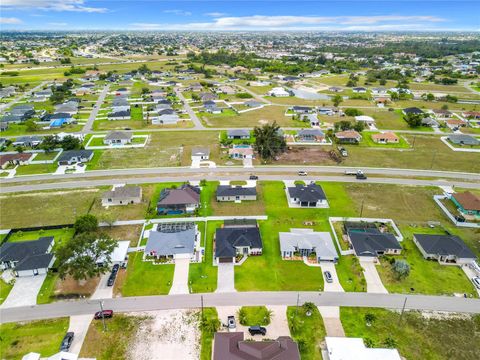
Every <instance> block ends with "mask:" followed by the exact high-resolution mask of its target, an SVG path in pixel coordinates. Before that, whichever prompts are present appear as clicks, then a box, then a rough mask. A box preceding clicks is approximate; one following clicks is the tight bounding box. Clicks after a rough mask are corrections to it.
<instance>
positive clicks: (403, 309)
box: [398, 296, 408, 325]
mask: <svg viewBox="0 0 480 360" xmlns="http://www.w3.org/2000/svg"><path fill="white" fill-rule="evenodd" d="M407 299H408V298H407V297H406V296H405V301H404V302H403V307H402V312H401V313H400V318H399V319H398V325H400V323H401V322H402V318H403V313H404V312H405V306H406V305H407Z"/></svg>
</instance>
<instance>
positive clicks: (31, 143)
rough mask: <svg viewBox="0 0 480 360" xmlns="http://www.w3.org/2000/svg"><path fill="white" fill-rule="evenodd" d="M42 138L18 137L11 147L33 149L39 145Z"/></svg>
mask: <svg viewBox="0 0 480 360" xmlns="http://www.w3.org/2000/svg"><path fill="white" fill-rule="evenodd" d="M41 142H42V138H41V137H39V136H19V137H17V138H16V139H15V140H14V141H13V142H12V145H13V146H26V147H35V146H38V145H40V144H41Z"/></svg>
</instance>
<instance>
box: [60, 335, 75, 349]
mask: <svg viewBox="0 0 480 360" xmlns="http://www.w3.org/2000/svg"><path fill="white" fill-rule="evenodd" d="M73 336H74V333H73V332H71V331H69V332H67V333H66V334H65V336H64V338H63V340H62V344H61V345H60V351H68V350H69V349H70V346H72V342H73Z"/></svg>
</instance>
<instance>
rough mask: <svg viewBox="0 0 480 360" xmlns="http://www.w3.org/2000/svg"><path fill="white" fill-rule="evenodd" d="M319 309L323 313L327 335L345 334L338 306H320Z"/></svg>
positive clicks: (342, 335)
mask: <svg viewBox="0 0 480 360" xmlns="http://www.w3.org/2000/svg"><path fill="white" fill-rule="evenodd" d="M318 311H320V314H321V315H322V318H323V324H324V325H325V331H326V332H327V336H341V337H344V336H345V331H344V330H343V326H342V322H341V321H340V308H339V307H338V306H318Z"/></svg>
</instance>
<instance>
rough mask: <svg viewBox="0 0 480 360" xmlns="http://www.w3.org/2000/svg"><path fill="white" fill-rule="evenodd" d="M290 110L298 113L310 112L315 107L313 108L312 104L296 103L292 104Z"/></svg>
mask: <svg viewBox="0 0 480 360" xmlns="http://www.w3.org/2000/svg"><path fill="white" fill-rule="evenodd" d="M290 110H292V111H293V112H294V113H296V114H310V113H311V112H312V111H313V108H311V107H310V106H298V105H295V106H292V107H291V108H290Z"/></svg>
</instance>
